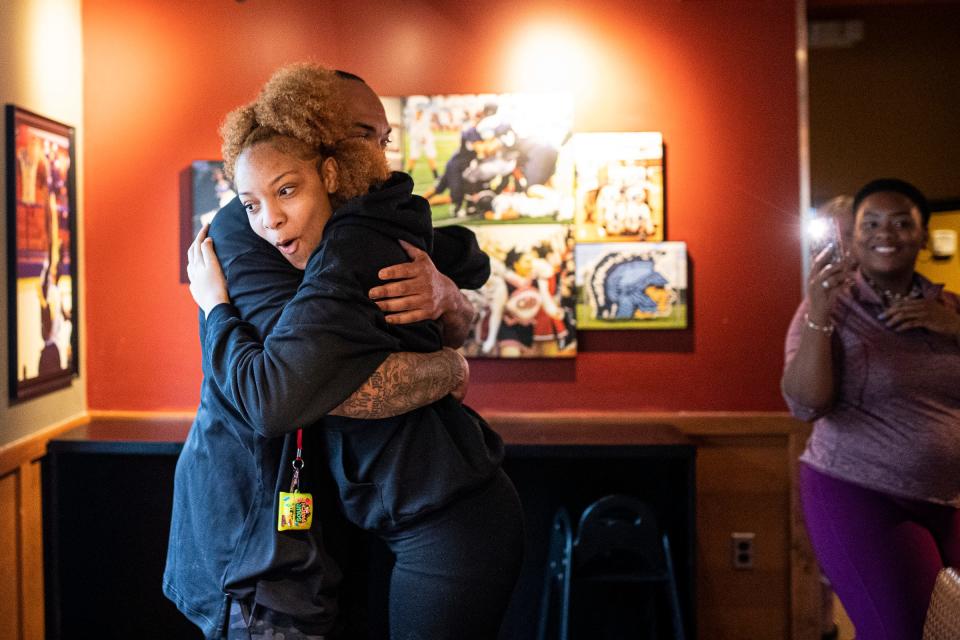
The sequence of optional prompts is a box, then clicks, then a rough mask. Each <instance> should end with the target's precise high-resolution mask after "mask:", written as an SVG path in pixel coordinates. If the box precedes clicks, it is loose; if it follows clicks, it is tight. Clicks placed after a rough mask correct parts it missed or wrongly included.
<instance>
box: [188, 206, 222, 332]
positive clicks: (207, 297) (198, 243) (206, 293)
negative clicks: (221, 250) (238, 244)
mask: <svg viewBox="0 0 960 640" xmlns="http://www.w3.org/2000/svg"><path fill="white" fill-rule="evenodd" d="M209 228H210V225H208V224H205V225H203V228H202V229H200V233H198V234H197V237H196V238H195V239H194V241H193V243H192V244H191V245H190V248H189V249H188V250H187V275H188V276H189V278H190V295H192V296H193V300H194V301H195V302H196V303H197V304H198V305H199V306H200V308H201V309H203V313H204V315H205V316H206V315H209V314H210V311H212V310H213V308H214V307H215V306H217V305H218V304H221V303H223V302H230V296H229V295H228V294H227V279H226V278H225V277H224V275H223V269H221V268H220V261H219V260H218V259H217V252H216V251H214V249H213V240H212V239H211V238H208V237H207V230H208V229H209Z"/></svg>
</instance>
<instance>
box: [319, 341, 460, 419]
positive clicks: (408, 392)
mask: <svg viewBox="0 0 960 640" xmlns="http://www.w3.org/2000/svg"><path fill="white" fill-rule="evenodd" d="M464 376H465V372H464V371H463V370H462V369H461V368H460V367H459V366H458V365H457V362H456V360H454V359H453V358H450V357H448V356H447V355H445V354H444V353H443V352H436V353H407V352H404V353H395V354H392V355H391V356H390V357H389V358H387V359H386V360H385V361H384V362H383V364H381V365H380V367H379V368H378V369H377V370H376V371H375V372H374V373H373V375H371V376H370V378H369V379H368V380H367V381H366V382H365V383H364V384H363V385H362V386H361V387H360V388H359V389H357V390H356V391H355V392H353V394H352V395H351V396H350V397H349V398H347V399H346V400H345V401H344V402H343V403H342V404H341V405H340V406H339V407H337V408H336V409H335V410H334V411H332V412H331V413H333V414H334V415H340V416H347V417H350V418H363V419H375V418H389V417H392V416H397V415H400V414H401V413H407V412H408V411H412V410H414V409H417V408H419V407H423V406H425V405H428V404H430V403H431V402H436V401H437V400H439V399H440V398H442V397H444V396H445V395H447V394H448V393H449V392H450V390H451V389H453V388H455V387H456V386H457V385H458V384H459V383H460V382H462V381H463V378H464Z"/></svg>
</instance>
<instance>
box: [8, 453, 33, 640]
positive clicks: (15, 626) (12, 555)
mask: <svg viewBox="0 0 960 640" xmlns="http://www.w3.org/2000/svg"><path fill="white" fill-rule="evenodd" d="M18 476H19V474H18V473H17V472H14V473H8V474H5V475H3V476H0V640H17V639H18V638H20V566H19V565H20V560H19V555H20V551H19V547H20V543H19V541H18V537H19V517H18V516H19V512H20V505H19V494H20V491H19V487H18V485H19V477H18ZM42 601H43V600H42V599H41V602H42Z"/></svg>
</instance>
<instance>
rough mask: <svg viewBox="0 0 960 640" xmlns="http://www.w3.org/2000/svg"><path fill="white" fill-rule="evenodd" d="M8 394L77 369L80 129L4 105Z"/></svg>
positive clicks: (24, 393)
mask: <svg viewBox="0 0 960 640" xmlns="http://www.w3.org/2000/svg"><path fill="white" fill-rule="evenodd" d="M6 133H7V149H6V153H7V216H8V218H7V224H8V226H7V257H8V264H7V274H8V283H7V290H8V294H7V296H8V305H9V311H10V318H9V323H8V327H9V335H8V346H9V349H8V353H9V361H10V397H11V399H13V400H23V399H26V398H32V397H35V396H38V395H41V394H44V393H47V392H49V391H52V390H54V389H60V388H63V387H67V386H69V385H70V384H71V382H72V380H73V377H74V376H76V375H77V374H78V373H79V371H80V368H79V362H78V358H79V354H80V349H79V344H80V343H79V340H78V335H77V333H78V328H79V322H77V321H76V319H77V318H79V316H78V309H79V307H78V304H77V303H78V300H79V295H78V291H77V288H78V287H77V282H78V278H77V277H76V274H77V247H76V238H77V204H76V162H75V149H74V129H73V127H69V126H67V125H64V124H61V123H59V122H54V121H53V120H50V119H48V118H44V117H43V116H39V115H37V114H35V113H31V112H29V111H26V110H24V109H20V108H19V107H16V106H14V105H7V106H6Z"/></svg>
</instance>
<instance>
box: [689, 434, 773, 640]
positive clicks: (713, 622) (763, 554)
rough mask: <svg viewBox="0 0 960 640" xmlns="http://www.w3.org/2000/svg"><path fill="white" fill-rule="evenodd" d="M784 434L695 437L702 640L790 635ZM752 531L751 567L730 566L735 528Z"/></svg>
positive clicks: (744, 531)
mask: <svg viewBox="0 0 960 640" xmlns="http://www.w3.org/2000/svg"><path fill="white" fill-rule="evenodd" d="M787 445H788V437H787V436H781V435H772V436H768V437H762V436H751V437H749V438H747V437H741V436H731V437H727V438H722V437H717V436H709V437H704V438H702V439H699V440H698V441H697V447H698V448H697V533H698V539H697V542H698V549H699V553H698V555H697V561H698V567H699V571H698V575H697V578H698V582H697V587H698V590H697V594H698V601H699V603H700V607H699V610H700V619H699V624H698V627H699V628H700V629H701V630H702V631H703V632H705V633H701V635H700V637H701V638H711V639H714V638H716V639H721V638H723V639H730V640H734V639H740V638H751V639H753V638H770V639H771V640H773V639H779V638H789V637H791V623H790V595H791V591H790V566H791V556H790V527H789V523H790V490H791V476H790V469H789V462H788V459H787ZM735 532H736V533H741V532H742V533H752V534H754V535H755V538H754V544H753V549H754V559H753V567H752V568H749V569H737V568H734V566H733V538H732V535H733V534H734V533H735Z"/></svg>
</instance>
